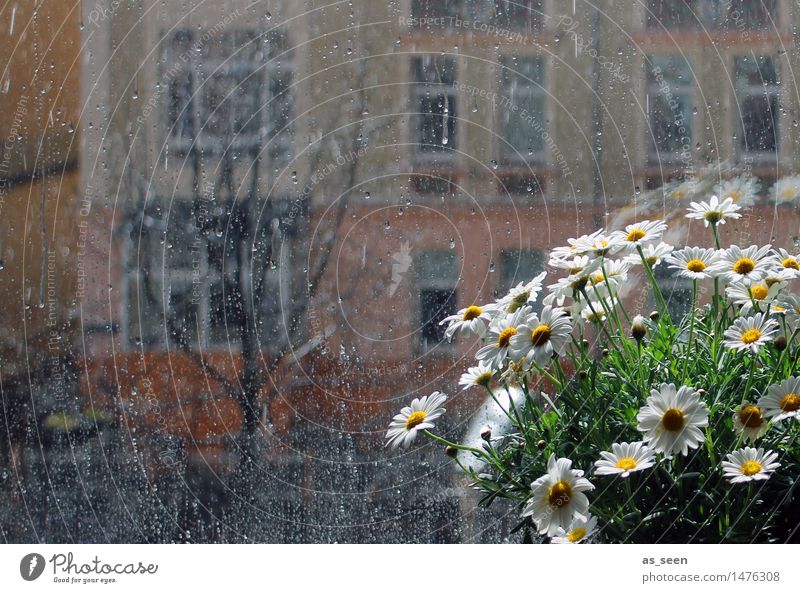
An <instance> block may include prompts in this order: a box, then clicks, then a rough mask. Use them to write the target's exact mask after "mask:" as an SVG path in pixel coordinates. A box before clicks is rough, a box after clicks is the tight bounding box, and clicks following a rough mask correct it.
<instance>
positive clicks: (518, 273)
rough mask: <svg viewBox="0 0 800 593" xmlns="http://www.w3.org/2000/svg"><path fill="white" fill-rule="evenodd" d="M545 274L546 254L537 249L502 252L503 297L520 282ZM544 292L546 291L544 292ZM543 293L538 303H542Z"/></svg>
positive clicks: (501, 280) (501, 290) (501, 291)
mask: <svg viewBox="0 0 800 593" xmlns="http://www.w3.org/2000/svg"><path fill="white" fill-rule="evenodd" d="M542 272H544V252H542V251H539V250H536V249H509V250H504V251H501V252H500V285H499V286H498V294H497V296H498V297H500V296H503V295H505V294H507V293H508V291H509V290H511V289H512V288H513V287H515V286H516V285H517V284H519V283H520V282H528V281H530V280H533V279H534V278H535V277H536V276H538V275H539V274H541V273H542ZM542 292H544V291H542ZM542 292H540V293H539V298H538V299H537V303H539V302H541V299H542Z"/></svg>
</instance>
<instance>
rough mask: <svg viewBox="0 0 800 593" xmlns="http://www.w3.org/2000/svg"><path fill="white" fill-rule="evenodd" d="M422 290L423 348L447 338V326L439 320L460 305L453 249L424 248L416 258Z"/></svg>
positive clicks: (434, 345)
mask: <svg viewBox="0 0 800 593" xmlns="http://www.w3.org/2000/svg"><path fill="white" fill-rule="evenodd" d="M414 273H415V277H416V278H415V280H416V286H417V291H418V294H419V301H418V307H419V317H418V319H419V340H420V346H421V347H422V349H423V351H427V350H430V349H432V348H435V347H436V346H438V345H440V344H441V343H443V342H444V332H445V326H443V325H439V322H440V321H441V320H442V319H444V318H445V317H447V316H448V315H452V314H453V313H455V311H456V309H457V308H458V298H457V291H456V285H457V283H458V267H457V265H456V257H455V255H454V254H453V253H452V252H450V251H424V252H421V253H419V254H418V255H417V256H416V257H415V258H414Z"/></svg>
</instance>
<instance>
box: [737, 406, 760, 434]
mask: <svg viewBox="0 0 800 593" xmlns="http://www.w3.org/2000/svg"><path fill="white" fill-rule="evenodd" d="M739 421H740V422H741V423H742V424H743V425H744V426H746V427H747V428H758V427H759V426H761V425H762V424H763V423H764V418H763V417H762V416H761V409H760V408H759V407H758V406H752V405H750V406H744V407H743V408H742V409H741V410H739Z"/></svg>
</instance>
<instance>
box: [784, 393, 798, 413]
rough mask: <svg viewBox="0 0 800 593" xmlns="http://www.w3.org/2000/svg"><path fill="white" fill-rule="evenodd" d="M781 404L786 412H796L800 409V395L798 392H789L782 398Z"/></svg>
mask: <svg viewBox="0 0 800 593" xmlns="http://www.w3.org/2000/svg"><path fill="white" fill-rule="evenodd" d="M780 406H781V410H783V411H784V412H796V411H797V410H798V409H800V396H798V395H797V394H796V393H787V394H786V395H784V396H783V397H782V398H781V403H780Z"/></svg>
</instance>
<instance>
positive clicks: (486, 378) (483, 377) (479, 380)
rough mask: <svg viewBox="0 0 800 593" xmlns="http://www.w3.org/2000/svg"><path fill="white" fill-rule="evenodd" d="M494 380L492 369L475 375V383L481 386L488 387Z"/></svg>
mask: <svg viewBox="0 0 800 593" xmlns="http://www.w3.org/2000/svg"><path fill="white" fill-rule="evenodd" d="M491 381H492V373H491V371H486V372H485V373H481V374H480V375H478V376H477V377H475V385H480V386H481V387H486V386H487V385H488V384H489V383H491Z"/></svg>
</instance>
